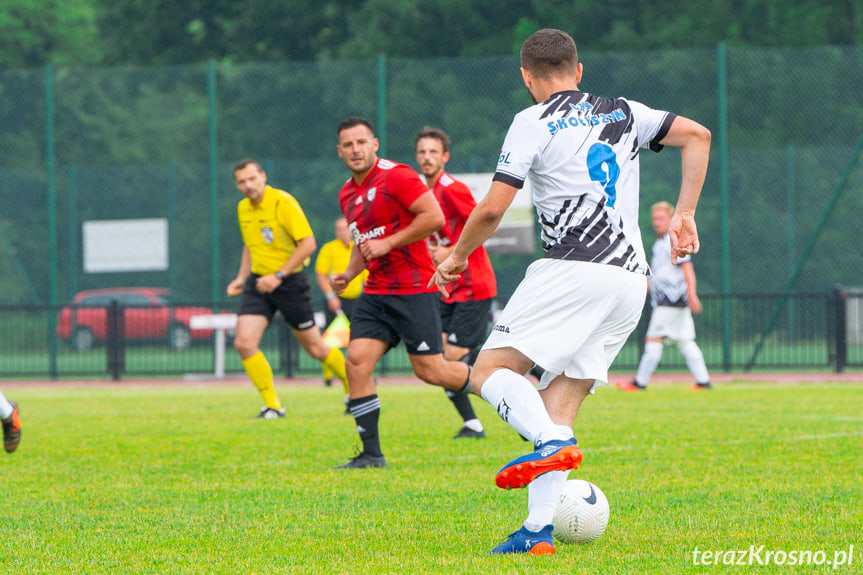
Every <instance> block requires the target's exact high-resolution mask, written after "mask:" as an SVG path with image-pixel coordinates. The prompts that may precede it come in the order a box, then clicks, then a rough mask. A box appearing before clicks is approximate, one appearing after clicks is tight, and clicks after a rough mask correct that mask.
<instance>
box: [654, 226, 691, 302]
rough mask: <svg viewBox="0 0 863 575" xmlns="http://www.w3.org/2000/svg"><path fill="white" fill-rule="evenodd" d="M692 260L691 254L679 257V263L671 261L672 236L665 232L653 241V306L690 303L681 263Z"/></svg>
mask: <svg viewBox="0 0 863 575" xmlns="http://www.w3.org/2000/svg"><path fill="white" fill-rule="evenodd" d="M688 261H691V257H690V256H683V257H678V258H677V264H673V263H671V237H670V236H669V235H668V234H665V235H664V236H662V237H661V238H658V239H657V240H656V241H655V242H653V251H652V253H651V256H650V267H651V268H653V277H651V278H650V303H651V305H653V307H656V306H660V305H661V306H668V307H686V306H687V305H689V297H688V295H687V284H686V275H684V273H683V268H681V267H680V264H683V263H686V262H688Z"/></svg>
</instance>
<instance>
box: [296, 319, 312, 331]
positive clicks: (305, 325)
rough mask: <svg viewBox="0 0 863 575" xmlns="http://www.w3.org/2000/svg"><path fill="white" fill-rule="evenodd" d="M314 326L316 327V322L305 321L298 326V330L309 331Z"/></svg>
mask: <svg viewBox="0 0 863 575" xmlns="http://www.w3.org/2000/svg"><path fill="white" fill-rule="evenodd" d="M313 325H315V320H313V319H310V320H309V321H304V322H303V323H301V324H299V325H298V326H297V329H309V328H310V327H312V326H313Z"/></svg>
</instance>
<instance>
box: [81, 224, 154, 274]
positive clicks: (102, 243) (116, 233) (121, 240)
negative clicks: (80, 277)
mask: <svg viewBox="0 0 863 575" xmlns="http://www.w3.org/2000/svg"><path fill="white" fill-rule="evenodd" d="M82 239H83V243H84V246H83V248H84V249H83V252H84V271H85V272H87V273H110V272H143V271H163V270H167V269H168V220H166V219H165V218H153V219H141V220H92V221H88V222H84V224H83V233H82Z"/></svg>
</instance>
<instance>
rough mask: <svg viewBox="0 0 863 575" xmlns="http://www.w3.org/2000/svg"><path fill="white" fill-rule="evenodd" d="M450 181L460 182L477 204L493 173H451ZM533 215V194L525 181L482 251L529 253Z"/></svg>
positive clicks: (532, 245) (532, 243)
mask: <svg viewBox="0 0 863 575" xmlns="http://www.w3.org/2000/svg"><path fill="white" fill-rule="evenodd" d="M451 175H452V177H453V178H455V179H457V180H459V181H460V182H464V184H465V185H466V186H467V187H469V188H470V191H471V192H472V193H473V197H474V199H476V201H477V202H479V201H480V200H481V199H483V198H484V197H485V196H486V194H488V190H489V188H490V187H491V179H492V177H494V174H490V173H485V174H451ZM535 219H536V212H535V210H534V207H533V192H532V190H531V188H530V182H528V181H525V182H524V187H523V188H522V189H520V190H519V191H518V193H517V194H516V195H515V199H513V201H512V204H510V206H509V209H507V210H506V213H505V214H504V216H503V219H501V221H500V226H498V228H497V233H496V234H494V235H493V236H492V237H490V238H489V239H488V240H486V242H485V244H483V245H484V246H485V249H486V250H488V252H489V253H493V254H532V253H533V250H534V242H535V241H536V233H535V232H534V226H533V222H534V220H535Z"/></svg>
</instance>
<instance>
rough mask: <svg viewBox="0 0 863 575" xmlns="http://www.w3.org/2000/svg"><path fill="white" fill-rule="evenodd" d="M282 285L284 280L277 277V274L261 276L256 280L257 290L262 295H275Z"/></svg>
mask: <svg viewBox="0 0 863 575" xmlns="http://www.w3.org/2000/svg"><path fill="white" fill-rule="evenodd" d="M280 285H282V280H280V279H279V278H277V277H276V274H269V275H265V276H261V277H259V278H258V279H256V280H255V289H256V290H258V292H260V293H273V292H274V291H276V288H278V287H279V286H280Z"/></svg>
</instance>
